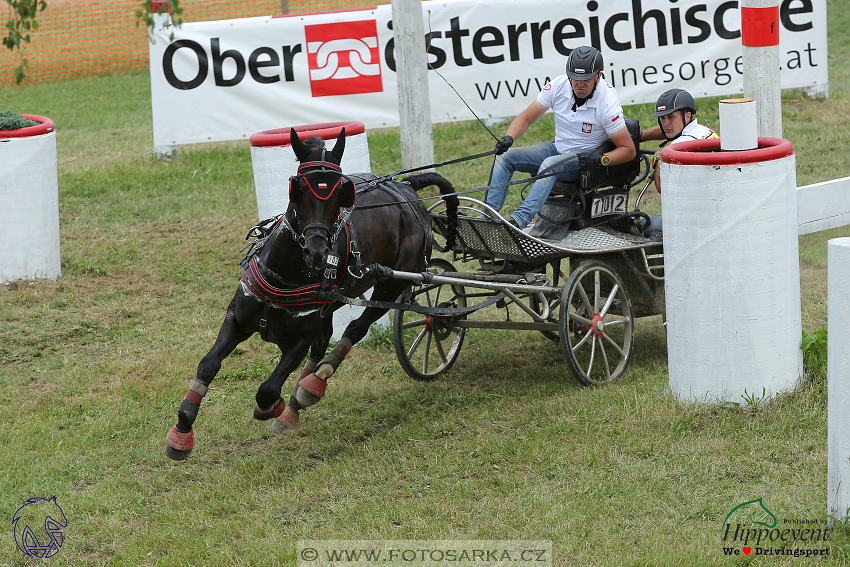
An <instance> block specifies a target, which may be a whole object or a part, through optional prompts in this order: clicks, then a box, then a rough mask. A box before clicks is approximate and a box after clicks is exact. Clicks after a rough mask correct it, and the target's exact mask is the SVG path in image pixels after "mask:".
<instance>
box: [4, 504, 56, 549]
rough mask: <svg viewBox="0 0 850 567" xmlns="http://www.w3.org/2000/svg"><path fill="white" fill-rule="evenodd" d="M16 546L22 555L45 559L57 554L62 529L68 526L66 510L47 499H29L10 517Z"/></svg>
mask: <svg viewBox="0 0 850 567" xmlns="http://www.w3.org/2000/svg"><path fill="white" fill-rule="evenodd" d="M12 526H14V535H15V545H17V546H18V549H20V550H21V552H22V553H23V554H24V555H27V556H29V557H35V558H38V559H47V558H48V557H53V556H54V555H56V554H57V553H59V549H61V547H62V544H63V543H64V542H65V536H64V535H63V533H62V528H67V527H68V519H67V518H66V517H65V512H64V511H62V508H61V507H60V506H59V503H58V502H56V496H51V497H50V498H30V499H28V500H27V501H26V502H25V503H24V505H23V506H21V507H20V508H18V510H17V511H16V512H15V515H14V516H13V517H12Z"/></svg>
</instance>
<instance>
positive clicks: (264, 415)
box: [254, 398, 286, 421]
mask: <svg viewBox="0 0 850 567" xmlns="http://www.w3.org/2000/svg"><path fill="white" fill-rule="evenodd" d="M285 407H286V404H285V403H284V402H283V398H278V399H277V401H276V402H275V403H274V404H272V407H270V408H266V409H264V410H263V409H260V407H259V406H255V407H254V419H259V420H260V421H265V420H267V419H272V418H274V417H278V416H279V415H280V414H281V413H283V408H285Z"/></svg>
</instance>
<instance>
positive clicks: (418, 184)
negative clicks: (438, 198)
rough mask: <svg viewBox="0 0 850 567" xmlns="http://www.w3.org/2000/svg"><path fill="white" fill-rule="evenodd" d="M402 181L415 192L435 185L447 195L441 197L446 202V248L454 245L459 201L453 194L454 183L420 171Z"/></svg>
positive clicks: (449, 248) (439, 176)
mask: <svg viewBox="0 0 850 567" xmlns="http://www.w3.org/2000/svg"><path fill="white" fill-rule="evenodd" d="M404 181H405V182H407V183H409V184H410V186H411V187H413V189H414V190H415V191H417V192H418V191H420V190H421V189H424V188H425V187H430V186H431V185H435V186H437V187H438V188H439V189H440V195H448V196H447V197H443V200H444V201H445V202H446V215H447V217H448V221H447V223H446V224H447V228H448V230H447V234H446V249H447V250H451V249H452V248H453V247H454V245H455V235H456V234H457V207H458V203H459V202H460V201H459V200H458V198H457V195H454V194H453V193H454V192H455V188H454V185H452V183H451V181H449V180H448V179H446V178H445V177H443V176H442V175H440V174H438V173H420V174H418V175H411V176H410V177H406V178H405V179H404Z"/></svg>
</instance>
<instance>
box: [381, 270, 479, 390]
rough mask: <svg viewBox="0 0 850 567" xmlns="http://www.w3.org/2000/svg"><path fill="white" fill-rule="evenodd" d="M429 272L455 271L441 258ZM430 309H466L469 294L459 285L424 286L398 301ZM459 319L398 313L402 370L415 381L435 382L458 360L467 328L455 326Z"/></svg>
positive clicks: (395, 332)
mask: <svg viewBox="0 0 850 567" xmlns="http://www.w3.org/2000/svg"><path fill="white" fill-rule="evenodd" d="M428 271H429V272H431V273H434V274H441V273H443V272H454V271H455V269H454V266H452V265H451V263H450V262H448V261H446V260H443V259H442V258H432V259H431V261H430V264H429V265H428ZM399 301H401V302H404V303H413V304H416V305H425V306H429V307H466V292H465V290H464V288H463V286H459V285H444V284H434V285H423V286H422V287H420V288H411V289H409V290H408V291H406V292H405V293H404V294H403V295H402V296H401V299H400V300H399ZM455 320H456V318H453V317H431V316H428V315H423V314H422V313H414V312H413V311H400V310H398V309H396V310H395V313H394V314H393V344H394V345H395V353H396V357H397V358H398V361H399V363H401V367H402V368H403V369H404V371H405V372H406V373H407V375H408V376H410V377H411V378H413V379H414V380H433V379H434V378H436V377H437V376H438V375H440V374H441V373H443V372H445V371H446V370H448V369H449V368H451V367H452V365H453V364H454V363H455V360H457V357H458V354H460V347H461V345H463V337H464V334H465V333H466V330H465V329H458V328H457V327H455V326H454V325H453V323H454V321H455Z"/></svg>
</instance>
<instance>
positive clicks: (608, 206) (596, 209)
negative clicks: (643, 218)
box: [590, 194, 629, 219]
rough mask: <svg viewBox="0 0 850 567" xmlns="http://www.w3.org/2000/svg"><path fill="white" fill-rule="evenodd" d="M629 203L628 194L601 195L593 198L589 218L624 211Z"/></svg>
mask: <svg viewBox="0 0 850 567" xmlns="http://www.w3.org/2000/svg"><path fill="white" fill-rule="evenodd" d="M628 204H629V196H628V194H613V195H602V196H601V197H596V198H594V199H593V205H592V206H591V207H590V218H593V219H595V218H596V217H604V216H605V215H611V214H614V213H625V212H626V209H627V208H628Z"/></svg>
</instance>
